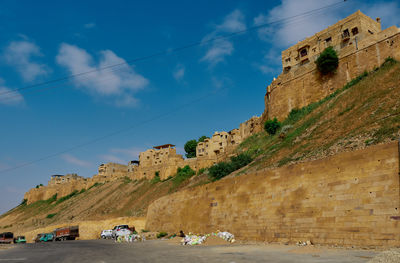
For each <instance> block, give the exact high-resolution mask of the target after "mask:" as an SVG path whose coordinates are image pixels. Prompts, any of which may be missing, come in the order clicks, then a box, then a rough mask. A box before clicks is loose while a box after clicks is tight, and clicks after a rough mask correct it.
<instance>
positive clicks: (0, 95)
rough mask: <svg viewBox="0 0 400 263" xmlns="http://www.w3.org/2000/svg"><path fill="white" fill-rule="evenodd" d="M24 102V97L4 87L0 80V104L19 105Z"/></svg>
mask: <svg viewBox="0 0 400 263" xmlns="http://www.w3.org/2000/svg"><path fill="white" fill-rule="evenodd" d="M23 102H24V97H22V95H21V93H19V92H18V91H13V90H12V89H10V88H7V87H5V86H4V81H3V79H1V78H0V104H3V105H19V104H22V103H23Z"/></svg>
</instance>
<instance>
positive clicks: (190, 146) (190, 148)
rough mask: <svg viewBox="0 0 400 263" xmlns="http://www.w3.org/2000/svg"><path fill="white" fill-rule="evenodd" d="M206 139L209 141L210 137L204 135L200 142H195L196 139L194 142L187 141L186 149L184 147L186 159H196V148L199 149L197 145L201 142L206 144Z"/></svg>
mask: <svg viewBox="0 0 400 263" xmlns="http://www.w3.org/2000/svg"><path fill="white" fill-rule="evenodd" d="M205 139H208V137H207V136H205V135H203V136H201V137H200V138H199V140H198V141H196V140H194V139H193V140H190V141H187V142H186V143H185V147H184V149H185V152H186V157H187V158H194V157H196V147H197V144H198V143H199V142H204V140H205Z"/></svg>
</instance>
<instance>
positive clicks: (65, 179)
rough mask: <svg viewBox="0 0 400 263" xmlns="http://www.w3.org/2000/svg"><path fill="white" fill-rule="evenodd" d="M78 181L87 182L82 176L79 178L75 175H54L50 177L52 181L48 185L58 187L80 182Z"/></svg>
mask: <svg viewBox="0 0 400 263" xmlns="http://www.w3.org/2000/svg"><path fill="white" fill-rule="evenodd" d="M78 180H85V178H83V177H82V176H79V175H77V174H75V173H73V174H66V175H61V174H54V175H52V176H51V177H50V181H49V182H48V185H58V184H63V183H70V182H72V181H78Z"/></svg>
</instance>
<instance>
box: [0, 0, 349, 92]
mask: <svg viewBox="0 0 400 263" xmlns="http://www.w3.org/2000/svg"><path fill="white" fill-rule="evenodd" d="M345 2H348V0H342V1H338V2H335V3H333V4H330V5H326V6H323V7H320V8H316V9H313V10H310V11H307V12H304V13H301V14H298V15H294V16H291V17H286V18H282V19H278V20H275V21H272V22H268V23H263V24H259V25H255V26H252V27H249V28H246V29H243V30H239V31H235V32H232V33H229V34H225V35H222V36H216V37H212V38H209V39H203V40H200V41H196V42H193V43H190V44H187V45H183V46H180V47H177V48H172V49H165V50H163V51H160V52H155V53H153V54H150V55H146V56H142V57H137V58H133V59H129V60H126V61H124V62H120V63H116V64H112V65H108V66H104V67H100V68H96V69H93V70H88V71H85V72H80V73H76V74H71V75H67V76H64V77H61V78H58V79H53V80H49V81H45V82H40V83H37V84H33V85H29V86H25V87H22V88H16V89H11V90H8V91H4V92H0V96H1V95H4V94H8V93H13V92H17V91H22V90H27V89H33V88H37V87H40V86H44V85H49V84H53V83H57V82H61V81H65V80H69V79H72V78H77V77H80V76H83V75H87V74H91V73H94V72H99V71H103V70H106V69H111V68H115V67H118V66H121V65H130V64H132V63H135V62H139V61H143V60H148V59H151V58H154V57H159V56H163V55H167V54H172V53H177V52H180V51H183V50H186V49H189V48H192V47H195V46H200V45H205V44H208V43H212V42H215V41H218V40H223V39H227V38H231V37H234V36H238V35H241V34H243V33H245V32H250V31H254V30H258V29H260V28H264V27H267V26H271V25H274V24H280V23H284V22H285V21H290V20H293V19H297V18H302V17H308V16H310V15H314V13H318V12H320V11H323V10H326V9H330V8H334V7H337V6H339V5H342V4H344V3H345Z"/></svg>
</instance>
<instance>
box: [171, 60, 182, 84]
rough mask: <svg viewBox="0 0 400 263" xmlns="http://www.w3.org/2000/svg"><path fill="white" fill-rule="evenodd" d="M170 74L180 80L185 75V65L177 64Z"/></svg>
mask: <svg viewBox="0 0 400 263" xmlns="http://www.w3.org/2000/svg"><path fill="white" fill-rule="evenodd" d="M172 75H173V76H174V78H175V80H177V81H179V80H181V79H182V78H183V77H184V76H185V66H183V65H182V64H178V65H177V66H176V68H175V70H174V72H173V73H172Z"/></svg>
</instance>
